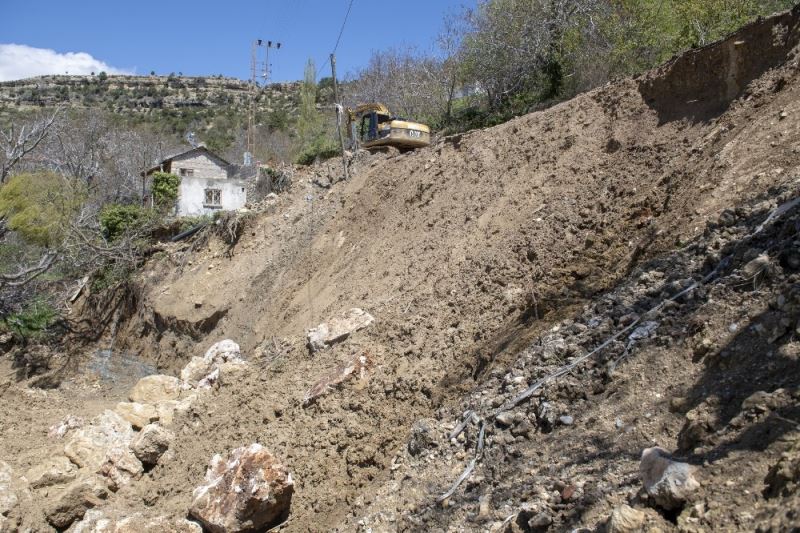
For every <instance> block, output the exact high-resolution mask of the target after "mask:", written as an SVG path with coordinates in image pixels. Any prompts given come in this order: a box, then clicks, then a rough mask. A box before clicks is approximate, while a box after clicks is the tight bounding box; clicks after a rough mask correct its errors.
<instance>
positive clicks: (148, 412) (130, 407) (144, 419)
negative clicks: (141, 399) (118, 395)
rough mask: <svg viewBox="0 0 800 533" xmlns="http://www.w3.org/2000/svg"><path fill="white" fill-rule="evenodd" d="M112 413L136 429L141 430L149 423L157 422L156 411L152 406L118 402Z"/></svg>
mask: <svg viewBox="0 0 800 533" xmlns="http://www.w3.org/2000/svg"><path fill="white" fill-rule="evenodd" d="M114 412H116V413H117V414H118V415H120V416H121V417H122V418H124V419H125V420H127V421H128V422H130V423H131V425H132V426H133V427H135V428H136V429H141V428H143V427H144V426H146V425H147V424H149V423H150V422H154V421H156V420H158V410H157V409H156V407H155V406H154V405H151V404H143V403H137V402H119V403H118V404H117V406H116V407H115V408H114Z"/></svg>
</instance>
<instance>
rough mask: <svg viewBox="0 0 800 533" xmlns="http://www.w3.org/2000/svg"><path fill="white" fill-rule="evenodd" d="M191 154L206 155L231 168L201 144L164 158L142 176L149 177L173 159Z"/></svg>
mask: <svg viewBox="0 0 800 533" xmlns="http://www.w3.org/2000/svg"><path fill="white" fill-rule="evenodd" d="M193 152H205V153H207V154H208V155H209V156H211V157H213V158H214V159H216V160H218V161H221V162H223V163H225V165H227V166H228V167H230V166H231V164H230V163H229V162H227V161H225V160H224V159H222V158H221V157H220V156H218V155H217V154H215V153H214V152H212V151H211V150H209V149H208V148H206V147H205V146H204V145H202V144H201V145H200V146H197V147H195V148H190V149H189V150H184V151H183V152H178V153H177V154H172V155H170V156H168V157H165V158H164V159H162V160H161V161H160V162H159V163H158V164H157V165H156V166H154V167H151V168H148V169H147V170H145V171H144V172H143V174H144V175H145V176H149V175H150V174H152V173H153V172H155V171H157V170H161V167H162V166H163V165H166V164H167V163H171V162H172V160H173V159H175V158H177V157H180V156H182V155H186V154H191V153H193Z"/></svg>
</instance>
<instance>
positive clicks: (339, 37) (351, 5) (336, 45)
mask: <svg viewBox="0 0 800 533" xmlns="http://www.w3.org/2000/svg"><path fill="white" fill-rule="evenodd" d="M353 2H354V0H350V4H348V6H347V13H345V14H344V20H343V21H342V27H341V28H340V29H339V36H338V37H337V38H336V44H335V45H333V52H331V55H334V54H335V53H336V50H338V49H339V42H341V40H342V34H343V33H344V27H345V26H346V25H347V19H348V18H350V11H351V10H352V9H353ZM324 66H325V61H324V60H323V61H321V62H320V65H319V68H318V69H317V73H316V74H315V75H314V79H317V78H319V73H320V72H322V69H323V68H324Z"/></svg>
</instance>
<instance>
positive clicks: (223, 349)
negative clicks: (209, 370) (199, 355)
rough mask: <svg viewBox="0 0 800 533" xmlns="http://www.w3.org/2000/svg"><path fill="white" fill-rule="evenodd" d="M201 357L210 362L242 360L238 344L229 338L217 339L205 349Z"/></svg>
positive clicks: (219, 362) (220, 362)
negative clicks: (217, 340) (216, 341)
mask: <svg viewBox="0 0 800 533" xmlns="http://www.w3.org/2000/svg"><path fill="white" fill-rule="evenodd" d="M203 359H205V360H206V361H209V362H211V363H216V364H222V363H227V362H230V361H243V360H244V359H242V352H241V350H240V349H239V345H238V344H236V343H235V342H233V341H232V340H230V339H225V340H224V341H219V342H218V343H216V344H214V345H212V346H211V348H209V349H208V350H206V354H205V355H204V356H203Z"/></svg>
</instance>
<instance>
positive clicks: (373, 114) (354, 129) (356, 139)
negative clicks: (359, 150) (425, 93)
mask: <svg viewBox="0 0 800 533" xmlns="http://www.w3.org/2000/svg"><path fill="white" fill-rule="evenodd" d="M348 117H349V120H350V128H349V132H350V137H351V140H352V141H353V143H354V144H356V145H358V146H362V147H364V148H367V149H370V148H374V147H381V146H394V147H396V148H399V149H413V148H419V147H422V146H428V145H429V144H430V128H429V127H428V126H426V125H425V124H420V123H419V122H412V121H410V120H405V119H401V118H398V117H394V116H392V114H391V113H390V112H389V110H388V109H387V108H386V106H384V105H382V104H365V105H361V106H358V107H357V108H355V109H354V110H348Z"/></svg>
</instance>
